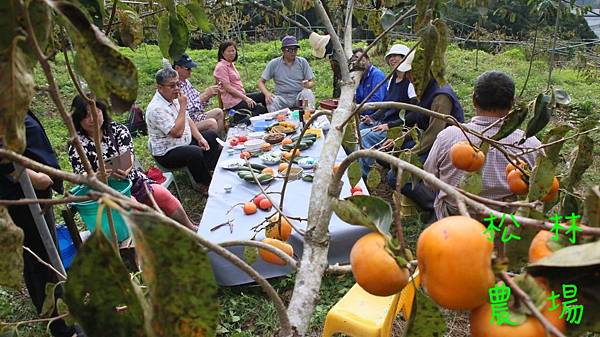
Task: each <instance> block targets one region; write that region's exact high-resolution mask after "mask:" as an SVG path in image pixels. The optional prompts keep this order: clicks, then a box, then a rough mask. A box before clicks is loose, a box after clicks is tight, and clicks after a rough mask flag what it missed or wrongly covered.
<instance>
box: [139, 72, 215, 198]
mask: <svg viewBox="0 0 600 337" xmlns="http://www.w3.org/2000/svg"><path fill="white" fill-rule="evenodd" d="M156 84H157V88H156V89H157V90H156V93H155V94H154V97H152V101H150V104H148V107H147V108H146V123H147V124H148V143H149V147H150V150H151V152H152V153H151V154H152V156H153V157H154V159H155V160H156V161H157V162H158V163H159V164H160V165H162V166H164V167H166V168H169V169H177V168H181V167H184V166H185V167H187V168H188V169H189V171H190V173H191V174H192V176H193V178H194V182H195V183H194V184H192V187H193V188H194V189H195V190H197V191H198V192H200V193H202V194H203V195H208V186H209V185H210V181H211V178H212V176H211V173H210V171H212V170H214V169H215V166H216V165H217V161H218V159H219V154H220V153H221V146H220V145H219V143H217V134H216V133H215V132H214V131H211V130H207V131H203V132H202V133H200V131H199V130H198V128H197V127H196V124H195V123H194V122H193V121H192V120H191V119H190V118H189V116H188V114H187V107H188V98H187V96H185V95H184V94H183V93H182V92H181V89H180V81H179V75H178V74H177V72H176V71H175V70H174V69H173V68H171V67H170V66H168V67H165V68H163V69H161V70H159V71H158V72H157V73H156Z"/></svg>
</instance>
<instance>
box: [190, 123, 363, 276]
mask: <svg viewBox="0 0 600 337" xmlns="http://www.w3.org/2000/svg"><path fill="white" fill-rule="evenodd" d="M232 132H234V131H233V130H230V133H232ZM323 143H324V138H323V137H321V138H319V139H318V140H317V141H316V142H315V143H314V144H313V146H312V147H311V148H309V149H307V150H304V151H302V153H301V155H302V156H311V157H313V158H315V159H317V160H318V158H319V155H320V152H321V149H322V146H323ZM228 148H229V147H228V145H227V146H226V147H225V148H224V149H223V151H222V152H221V157H220V158H219V163H218V164H217V168H216V169H215V172H214V175H213V179H212V182H211V185H210V188H209V198H208V200H207V202H206V207H205V209H204V213H203V215H202V220H201V222H200V226H199V230H198V234H199V235H202V236H203V237H205V238H207V239H208V240H210V241H211V242H215V243H222V242H225V241H232V240H249V239H251V238H252V237H253V236H254V234H255V233H254V232H253V231H252V230H251V228H252V227H253V226H255V225H256V224H258V223H259V222H261V221H262V220H264V219H265V217H266V216H268V215H270V214H272V212H273V211H274V209H272V210H271V212H266V211H262V210H260V209H259V210H258V211H257V213H255V214H253V215H245V214H244V213H243V210H242V206H236V207H235V208H234V209H233V210H232V211H231V212H230V213H229V214H226V212H227V210H229V209H230V208H231V206H232V205H234V204H237V203H240V202H246V201H249V200H250V199H251V198H252V196H254V195H256V194H257V193H258V192H259V191H260V189H259V187H258V186H257V185H255V184H253V183H250V182H246V181H244V180H242V179H240V178H238V176H237V173H236V172H235V171H228V170H225V169H223V168H221V163H222V162H223V161H224V160H227V159H230V158H239V152H240V151H236V152H235V154H234V155H233V156H230V155H228V153H227V149H228ZM274 150H275V151H277V150H279V145H276V146H274ZM345 157H346V155H345V154H344V151H343V150H341V148H340V151H339V152H338V156H337V162H341V161H342V160H343V159H344V158H345ZM251 162H257V163H261V161H260V159H258V158H252V159H251ZM272 167H273V169H274V170H275V171H277V167H278V165H272ZM226 184H229V185H231V186H232V187H233V189H232V191H231V193H226V192H225V190H224V188H223V187H224V185H226ZM359 185H360V186H361V187H363V190H364V191H366V190H367V189H366V188H365V187H364V185H363V182H362V181H361V182H360V183H359ZM282 186H283V179H275V181H273V182H272V183H271V184H270V185H269V188H268V191H281V188H282ZM325 188H326V187H325V186H323V188H322V189H319V192H320V193H325ZM311 189H312V183H309V182H305V181H302V180H295V181H290V182H288V185H287V191H286V193H285V200H284V213H285V214H286V215H289V216H299V217H302V218H306V217H308V205H309V198H310V193H311ZM349 195H350V184H349V182H348V180H347V178H346V176H345V175H344V184H343V187H342V192H341V196H342V197H346V196H349ZM270 197H272V199H273V200H274V201H275V202H276V203H278V202H279V199H280V195H279V194H272V195H270ZM229 219H233V233H230V229H229V226H227V225H226V226H222V227H220V228H219V229H217V230H215V231H212V232H211V231H210V229H211V228H213V227H214V226H216V225H218V224H221V223H223V222H225V221H227V220H229ZM295 225H296V226H297V227H298V228H301V229H306V222H302V223H299V222H295ZM368 232H369V230H368V229H366V228H364V227H360V226H352V225H349V224H347V223H345V222H343V221H341V220H340V219H339V218H338V217H337V216H336V215H335V214H333V215H332V217H331V222H330V224H329V236H330V246H329V254H328V260H329V263H330V264H335V263H340V264H343V263H348V261H349V254H350V249H351V248H352V245H353V244H354V242H356V240H357V239H359V238H360V237H361V236H363V235H365V234H366V233H368ZM264 237H265V236H264V231H262V232H260V233H258V234H257V235H256V239H257V240H262V239H263V238H264ZM288 243H290V244H291V245H292V246H293V248H294V256H295V258H297V259H300V257H301V256H302V251H303V244H304V241H303V238H302V236H301V235H300V234H299V233H296V232H295V231H294V232H293V233H292V235H291V237H290V238H289V240H288ZM228 249H229V250H230V251H231V252H233V253H234V254H236V255H238V256H240V257H242V258H243V251H244V248H243V247H241V246H234V247H228ZM209 256H210V259H211V263H212V267H213V272H214V274H215V278H216V280H217V282H218V283H219V284H220V285H224V286H234V285H239V284H245V283H250V282H253V280H252V279H251V278H250V277H249V276H248V275H247V274H246V273H245V272H243V271H242V270H240V269H239V268H237V267H236V266H234V265H233V264H231V263H230V262H229V261H227V260H225V259H223V258H222V257H220V256H218V255H216V254H214V253H212V252H211V253H210V254H209ZM252 267H253V268H254V269H256V270H257V271H258V272H259V273H260V274H261V275H262V276H264V277H266V278H270V277H277V276H283V275H287V274H289V273H290V272H292V269H291V267H288V266H277V265H273V264H269V263H266V262H264V261H263V260H262V259H261V258H260V257H258V258H257V260H256V262H255V263H254V264H252Z"/></svg>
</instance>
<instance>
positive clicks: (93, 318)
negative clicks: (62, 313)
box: [64, 230, 163, 337]
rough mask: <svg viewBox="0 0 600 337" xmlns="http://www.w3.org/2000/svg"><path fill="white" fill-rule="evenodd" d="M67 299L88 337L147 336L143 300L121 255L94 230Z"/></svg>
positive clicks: (77, 262) (74, 269)
mask: <svg viewBox="0 0 600 337" xmlns="http://www.w3.org/2000/svg"><path fill="white" fill-rule="evenodd" d="M162 253H163V252H161V254H162ZM64 300H65V303H67V304H68V306H69V311H70V313H71V315H72V316H73V317H74V318H75V319H76V320H77V322H78V323H79V324H80V325H81V326H82V327H83V329H84V330H85V333H86V335H87V336H90V337H104V336H115V337H118V336H123V337H126V336H139V337H145V336H146V332H145V330H144V310H143V308H142V301H143V299H141V298H140V297H138V295H137V293H136V290H135V288H134V286H133V284H132V283H131V280H130V278H129V273H128V272H127V269H126V268H125V265H124V264H123V262H122V261H121V259H120V257H119V254H118V252H117V251H116V250H115V248H114V247H113V246H112V244H111V243H110V242H109V241H108V239H107V238H106V237H105V236H104V235H103V234H102V232H101V231H100V230H96V231H94V233H92V235H91V236H90V238H89V239H88V240H87V241H86V242H85V244H84V245H83V246H82V247H81V249H80V250H79V251H78V252H77V256H76V257H75V259H74V260H73V264H72V265H71V268H70V270H69V278H68V280H67V282H66V284H65V294H64ZM124 307H126V309H125V310H122V308H124ZM118 308H121V309H118ZM107 323H108V324H107Z"/></svg>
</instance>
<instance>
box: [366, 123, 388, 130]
mask: <svg viewBox="0 0 600 337" xmlns="http://www.w3.org/2000/svg"><path fill="white" fill-rule="evenodd" d="M389 129H390V127H389V126H388V125H387V124H379V125H377V126H374V127H373V128H372V129H371V130H373V131H387V130H389Z"/></svg>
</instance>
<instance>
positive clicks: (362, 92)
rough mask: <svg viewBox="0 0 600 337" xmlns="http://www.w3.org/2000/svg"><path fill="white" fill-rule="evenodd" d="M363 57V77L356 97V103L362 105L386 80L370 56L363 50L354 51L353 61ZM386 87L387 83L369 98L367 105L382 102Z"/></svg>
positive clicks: (371, 111) (361, 62)
mask: <svg viewBox="0 0 600 337" xmlns="http://www.w3.org/2000/svg"><path fill="white" fill-rule="evenodd" d="M361 56H362V59H361V60H360V64H359V66H360V68H361V69H364V70H363V74H362V77H361V79H360V83H359V84H358V86H357V87H356V95H354V102H356V104H361V103H362V102H363V101H365V98H367V95H369V94H370V93H371V91H372V90H373V89H375V87H376V86H377V85H378V84H379V83H380V82H382V81H383V80H385V74H384V73H383V71H381V69H379V68H377V67H376V66H375V65H373V64H371V60H370V59H369V54H365V52H364V50H363V49H362V48H357V49H354V50H353V51H352V61H355V60H358V59H359V58H360V57H361ZM385 92H386V85H385V83H384V84H383V85H381V86H380V87H379V89H377V91H376V92H375V93H374V94H373V96H371V98H369V99H368V100H367V101H366V102H365V103H368V102H382V101H383V98H384V97H385ZM374 112H375V110H365V111H363V112H361V115H363V116H365V115H371V114H373V113H374Z"/></svg>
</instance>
